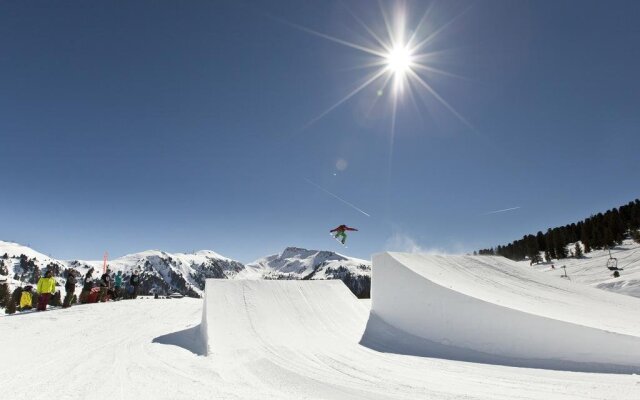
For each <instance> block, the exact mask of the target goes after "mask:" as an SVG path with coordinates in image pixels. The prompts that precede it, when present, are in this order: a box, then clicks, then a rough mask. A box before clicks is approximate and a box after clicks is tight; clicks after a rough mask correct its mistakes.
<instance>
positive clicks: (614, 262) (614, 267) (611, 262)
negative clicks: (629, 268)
mask: <svg viewBox="0 0 640 400" xmlns="http://www.w3.org/2000/svg"><path fill="white" fill-rule="evenodd" d="M607 269H609V271H618V259H617V258H615V257H609V259H608V260H607Z"/></svg>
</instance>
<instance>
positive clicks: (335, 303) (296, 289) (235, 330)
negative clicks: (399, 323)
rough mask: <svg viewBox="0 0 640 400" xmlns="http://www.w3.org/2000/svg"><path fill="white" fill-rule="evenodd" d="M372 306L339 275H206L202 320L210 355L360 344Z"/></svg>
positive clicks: (295, 350)
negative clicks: (234, 277)
mask: <svg viewBox="0 0 640 400" xmlns="http://www.w3.org/2000/svg"><path fill="white" fill-rule="evenodd" d="M367 318H368V310H367V308H366V307H365V306H364V305H363V304H362V302H360V301H359V300H358V299H357V298H356V297H355V296H354V295H353V294H352V293H351V292H350V291H349V289H348V288H347V287H346V286H345V285H344V284H343V283H342V281H340V280H330V281H298V280H281V281H277V280H273V281H270V280H226V279H207V282H206V288H205V300H204V309H203V315H202V323H201V325H200V327H201V331H202V335H203V338H204V341H205V344H206V349H207V354H208V355H209V356H226V357H225V358H229V357H228V356H230V355H232V356H240V355H242V354H249V353H253V354H272V355H273V354H286V353H289V352H299V351H300V350H304V351H305V352H308V351H311V350H313V349H316V350H317V353H322V352H326V349H327V348H331V347H334V348H335V347H336V346H339V345H344V344H345V343H349V344H351V346H353V345H357V343H358V341H359V340H360V337H361V336H362V332H363V331H364V328H365V325H366V322H367Z"/></svg>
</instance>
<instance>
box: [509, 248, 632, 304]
mask: <svg viewBox="0 0 640 400" xmlns="http://www.w3.org/2000/svg"><path fill="white" fill-rule="evenodd" d="M574 246H575V244H570V245H569V246H567V247H568V248H569V249H572V248H573V247H574ZM610 257H614V258H616V259H617V262H618V268H621V269H622V270H621V271H619V273H620V276H619V277H618V278H615V277H613V275H612V271H610V270H608V269H607V261H608V260H609V258H610ZM519 264H520V265H522V266H526V267H529V268H533V269H536V270H538V271H541V272H545V273H547V274H549V275H552V276H555V277H558V278H560V277H561V276H562V275H564V273H565V272H566V274H567V276H568V278H565V279H567V280H570V281H571V282H577V283H582V284H586V285H589V286H593V287H597V288H598V289H604V290H608V291H611V292H614V293H620V294H626V295H629V296H634V297H640V244H638V243H636V242H634V241H633V240H630V239H627V240H625V241H624V242H623V243H622V244H621V245H618V246H616V247H614V248H612V249H611V253H609V251H608V250H592V251H590V252H589V253H587V254H585V255H584V256H583V257H580V258H565V259H563V260H553V262H552V263H540V264H535V265H533V266H529V262H528V261H522V262H520V263H519ZM552 264H553V265H554V266H555V269H554V268H551V265H552ZM562 267H566V268H562Z"/></svg>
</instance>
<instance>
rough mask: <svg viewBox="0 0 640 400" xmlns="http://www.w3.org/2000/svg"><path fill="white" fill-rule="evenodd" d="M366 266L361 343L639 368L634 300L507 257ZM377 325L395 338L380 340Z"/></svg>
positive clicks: (389, 257) (398, 260)
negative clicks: (368, 282) (367, 300)
mask: <svg viewBox="0 0 640 400" xmlns="http://www.w3.org/2000/svg"><path fill="white" fill-rule="evenodd" d="M373 265H374V268H373V270H372V273H373V276H372V293H371V315H372V319H371V320H370V321H369V325H368V327H367V332H366V333H365V335H364V338H363V343H373V346H374V347H376V348H380V349H382V350H388V351H394V350H395V351H398V352H401V353H403V354H414V355H421V356H438V357H445V358H453V359H461V360H465V361H476V362H484V363H491V364H503V365H513V366H520V367H535V368H545V369H564V370H570V371H589V372H622V373H625V372H626V373H638V372H640V319H639V318H638V316H640V299H636V298H632V297H629V296H622V295H617V294H613V293H607V292H605V291H602V290H597V289H593V288H589V287H586V286H582V285H576V284H572V283H570V282H567V281H565V280H561V279H557V278H555V277H552V276H548V275H544V274H541V273H539V272H536V271H533V270H531V269H527V268H523V267H522V265H519V264H518V263H516V262H513V261H510V260H508V259H506V258H504V257H493V256H439V255H425V254H406V253H382V254H377V255H375V256H374V257H373ZM398 288H403V290H398ZM380 326H383V327H384V326H387V328H386V329H394V330H395V331H397V335H395V336H393V337H386V338H385V335H384V334H382V335H381V334H380V332H379V330H380ZM402 335H404V337H405V340H399V337H402ZM387 336H388V334H387Z"/></svg>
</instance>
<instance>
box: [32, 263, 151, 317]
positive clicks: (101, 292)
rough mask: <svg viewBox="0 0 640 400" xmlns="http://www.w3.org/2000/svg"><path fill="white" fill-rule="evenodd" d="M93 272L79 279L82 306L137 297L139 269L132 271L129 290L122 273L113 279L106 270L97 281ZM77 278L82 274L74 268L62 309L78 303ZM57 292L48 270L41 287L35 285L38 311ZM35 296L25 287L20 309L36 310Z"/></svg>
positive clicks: (68, 276)
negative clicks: (34, 306) (34, 304)
mask: <svg viewBox="0 0 640 400" xmlns="http://www.w3.org/2000/svg"><path fill="white" fill-rule="evenodd" d="M93 273H94V269H93V268H91V269H89V271H88V272H87V273H86V274H85V276H84V277H80V280H81V281H82V290H81V292H80V297H79V301H80V303H82V304H84V303H95V302H97V301H101V302H105V301H108V300H113V301H117V300H121V299H123V298H131V299H135V298H136V297H137V296H138V287H139V286H140V272H139V271H138V270H134V271H133V274H132V275H131V277H130V278H129V285H128V287H127V288H126V290H125V287H124V285H123V280H124V276H123V275H122V272H121V271H118V272H117V273H116V274H115V276H114V277H113V278H112V273H111V269H110V268H107V270H106V272H105V273H104V274H102V276H101V277H100V279H99V280H98V281H97V282H96V281H95V280H94V278H93ZM78 275H79V273H78V272H77V271H76V270H73V269H70V270H68V272H67V282H66V283H65V285H64V288H65V291H66V295H65V297H64V301H63V302H62V307H63V308H67V307H71V305H72V304H73V303H75V302H76V296H75V290H76V285H77V283H78V278H79V277H78ZM55 293H56V280H55V278H54V277H53V272H52V271H51V270H47V272H46V273H45V274H44V276H43V277H41V278H40V279H38V284H37V285H36V294H37V298H38V300H37V303H38V304H37V306H36V309H37V311H45V310H46V309H47V305H49V302H50V301H51V298H52V297H53V296H54V294H55ZM33 295H34V293H33V287H32V286H25V287H24V288H22V294H21V295H20V309H21V310H29V309H31V308H32V307H33V305H32V301H33Z"/></svg>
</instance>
